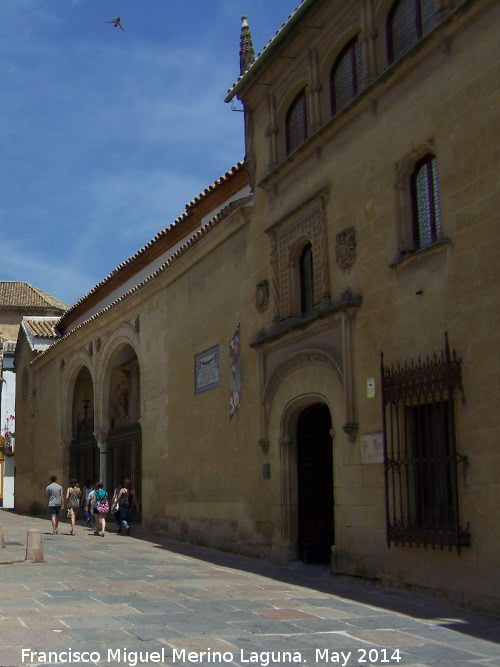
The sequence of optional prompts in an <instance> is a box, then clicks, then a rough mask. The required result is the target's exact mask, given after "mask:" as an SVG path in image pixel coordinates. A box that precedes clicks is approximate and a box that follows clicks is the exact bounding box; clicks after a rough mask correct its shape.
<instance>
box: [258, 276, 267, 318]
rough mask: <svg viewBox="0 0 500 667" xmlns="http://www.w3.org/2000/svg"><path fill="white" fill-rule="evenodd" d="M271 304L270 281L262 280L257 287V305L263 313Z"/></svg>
mask: <svg viewBox="0 0 500 667" xmlns="http://www.w3.org/2000/svg"><path fill="white" fill-rule="evenodd" d="M268 306H269V281H268V280H261V281H260V282H259V283H257V285H256V287H255V307H256V308H257V310H258V311H259V313H263V312H265V311H266V310H267V308H268Z"/></svg>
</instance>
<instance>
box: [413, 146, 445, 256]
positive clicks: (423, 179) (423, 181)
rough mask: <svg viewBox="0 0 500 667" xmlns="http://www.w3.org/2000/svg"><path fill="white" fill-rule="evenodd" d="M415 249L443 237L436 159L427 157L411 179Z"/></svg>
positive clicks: (418, 164) (431, 156)
mask: <svg viewBox="0 0 500 667" xmlns="http://www.w3.org/2000/svg"><path fill="white" fill-rule="evenodd" d="M411 193H412V205H413V238H414V249H415V250H417V249H418V248H425V247H426V246H429V245H431V243H435V242H436V241H437V240H438V238H439V237H440V235H441V214H440V207H439V184H438V175H437V163H436V158H435V157H434V156H433V155H426V156H425V157H424V158H422V159H421V160H420V161H419V162H417V164H416V166H415V171H414V172H413V174H412V178H411Z"/></svg>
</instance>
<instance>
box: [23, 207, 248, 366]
mask: <svg viewBox="0 0 500 667" xmlns="http://www.w3.org/2000/svg"><path fill="white" fill-rule="evenodd" d="M252 199H253V198H252V196H249V197H244V198H243V199H239V200H236V201H232V202H230V203H229V204H227V205H226V206H225V207H224V208H223V209H222V210H221V211H219V212H218V213H217V215H216V216H215V217H214V218H212V220H210V221H209V222H207V223H206V224H205V225H204V226H203V227H202V228H201V229H199V230H198V231H197V232H196V233H195V234H193V235H192V236H191V237H190V238H189V239H188V240H187V241H186V242H185V243H184V244H183V245H182V246H181V247H180V248H179V249H178V250H176V252H175V253H174V254H173V255H172V257H170V258H169V259H168V260H167V261H166V262H165V263H164V264H163V265H162V266H161V267H160V268H159V269H157V270H156V271H155V272H154V273H153V274H152V275H150V276H149V277H148V278H146V280H144V281H143V282H142V283H140V284H139V285H136V286H135V287H133V288H132V289H130V290H129V291H128V292H125V294H122V296H120V297H119V298H118V299H116V300H115V301H113V303H110V304H109V305H108V306H106V307H105V308H103V309H102V310H100V311H99V312H98V313H95V315H92V316H91V317H89V318H88V319H87V320H85V321H84V322H81V323H80V324H79V325H78V326H76V327H75V328H74V329H72V330H71V331H69V332H68V333H66V334H64V335H63V336H61V337H60V338H57V336H56V338H57V340H56V341H55V342H54V343H52V345H51V346H50V347H49V348H47V349H46V350H44V351H42V352H41V353H40V354H39V355H38V357H36V358H35V359H33V361H31V362H30V364H29V365H30V366H31V365H33V364H34V363H35V362H36V361H37V360H38V359H40V357H43V356H44V355H45V354H46V353H47V352H49V351H50V350H51V349H52V348H53V347H54V346H56V345H58V344H59V343H61V342H62V341H64V340H66V339H67V338H69V337H70V336H72V335H73V334H74V333H75V332H76V331H78V330H80V329H82V328H83V327H85V326H87V325H89V324H90V323H91V322H93V321H95V320H97V319H98V318H99V317H102V315H104V313H106V312H108V311H110V310H111V309H112V308H114V307H115V306H116V305H117V304H119V303H121V302H122V301H125V300H126V299H128V298H129V297H130V296H131V295H132V294H135V293H136V292H138V291H139V290H142V289H144V287H146V286H147V285H149V283H151V282H152V281H153V280H155V279H156V278H157V277H158V276H159V275H160V274H161V273H163V272H164V271H165V270H167V269H168V268H170V267H171V266H172V264H174V263H175V262H177V261H178V260H179V259H180V258H181V257H182V256H183V255H184V254H185V253H186V252H187V251H188V250H189V249H190V248H192V247H193V246H195V245H196V244H197V243H199V242H200V241H201V240H202V239H203V238H205V236H206V235H207V234H209V233H210V232H211V231H212V230H213V229H215V228H216V227H217V226H218V225H219V224H220V223H221V222H223V221H224V220H225V219H226V218H228V217H229V216H230V215H231V214H232V213H233V212H234V211H236V210H238V209H240V208H242V207H245V206H247V205H248V204H249V203H250V202H251V201H252ZM26 319H27V318H24V322H25V321H26ZM47 319H49V318H47ZM56 322H57V320H56Z"/></svg>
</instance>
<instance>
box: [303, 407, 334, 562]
mask: <svg viewBox="0 0 500 667" xmlns="http://www.w3.org/2000/svg"><path fill="white" fill-rule="evenodd" d="M331 428H332V418H331V415H330V410H329V409H328V406H327V405H325V404H324V403H315V404H314V405H310V406H309V407H307V408H305V410H303V411H302V413H301V414H300V416H299V418H298V422H297V473H298V475H297V481H298V519H299V540H298V544H299V556H300V559H301V560H302V561H303V562H304V563H329V562H330V559H331V547H332V545H333V544H334V541H335V533H334V530H335V529H334V498H333V446H332V437H331V434H330V431H331Z"/></svg>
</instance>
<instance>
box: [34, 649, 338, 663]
mask: <svg viewBox="0 0 500 667" xmlns="http://www.w3.org/2000/svg"><path fill="white" fill-rule="evenodd" d="M171 650H172V653H170V651H171ZM103 653H104V652H103ZM331 653H333V652H332V651H330V650H326V649H316V660H320V659H323V660H327V661H329V662H335V663H340V664H343V665H344V666H345V665H347V661H348V660H349V657H350V652H347V651H346V652H345V653H344V652H339V653H338V655H337V656H336V657H333V656H331V655H330V654H331ZM335 653H336V652H335ZM348 653H349V655H348ZM21 654H22V656H21V657H22V661H23V662H29V663H32V662H35V663H38V664H43V663H52V664H54V663H55V664H65V663H73V664H75V663H79V662H81V663H99V662H100V661H101V660H103V658H106V657H107V660H108V662H111V661H114V664H116V663H124V664H126V665H128V666H129V667H136V666H137V665H140V664H141V663H145V662H149V663H165V662H166V661H167V658H168V659H170V660H171V662H173V663H175V662H181V663H186V662H189V663H230V662H233V660H234V659H235V654H234V653H232V652H231V651H224V652H221V651H212V650H211V649H208V650H207V651H186V649H184V648H183V649H175V648H174V649H166V648H162V649H161V651H129V650H128V649H126V648H123V649H121V648H118V649H107V651H106V655H102V654H101V653H100V652H99V651H73V650H72V649H68V650H67V651H46V652H44V651H32V650H31V649H26V648H23V649H22V650H21ZM236 657H238V656H236ZM338 658H341V659H340V660H339V659H338ZM239 660H240V662H241V663H242V664H245V663H248V665H249V667H250V665H260V666H261V667H268V666H269V665H271V664H273V663H281V664H284V663H285V664H291V663H301V662H305V661H304V660H303V659H302V655H301V653H300V651H251V652H246V651H243V649H242V650H241V651H240V654H239Z"/></svg>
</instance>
